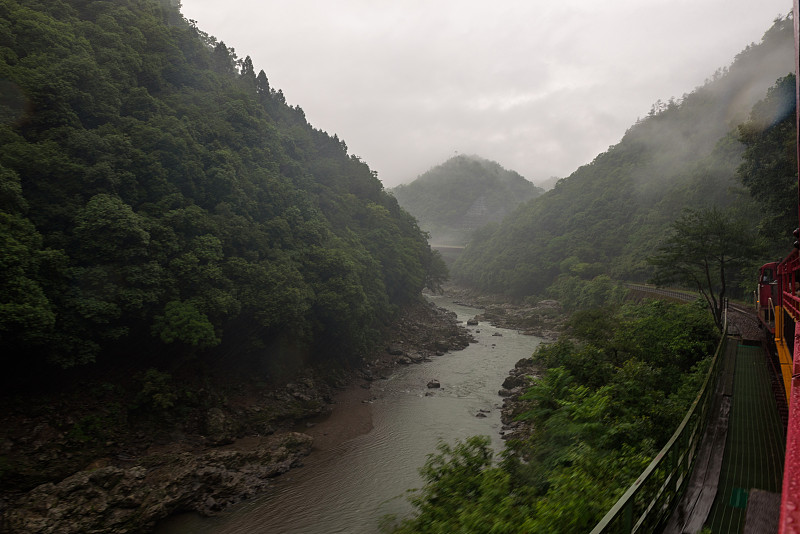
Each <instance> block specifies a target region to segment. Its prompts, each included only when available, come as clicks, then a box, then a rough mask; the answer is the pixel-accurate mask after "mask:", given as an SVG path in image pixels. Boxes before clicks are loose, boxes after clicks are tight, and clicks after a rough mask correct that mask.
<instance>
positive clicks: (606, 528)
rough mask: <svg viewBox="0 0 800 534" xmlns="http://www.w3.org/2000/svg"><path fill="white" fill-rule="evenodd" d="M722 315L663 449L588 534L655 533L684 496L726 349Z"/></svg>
mask: <svg viewBox="0 0 800 534" xmlns="http://www.w3.org/2000/svg"><path fill="white" fill-rule="evenodd" d="M724 313H725V315H724V316H723V321H724V322H723V324H724V325H725V328H724V329H723V332H722V338H721V339H720V342H719V344H718V345H717V350H716V351H715V352H714V358H713V360H712V362H711V367H710V368H709V370H708V373H707V374H706V379H705V381H704V382H703V387H702V388H701V389H700V393H698V395H697V397H696V398H695V400H694V402H693V403H692V406H691V407H690V408H689V411H688V412H687V413H686V416H685V417H684V418H683V421H681V424H680V425H679V426H678V429H677V430H676V431H675V433H674V434H673V435H672V437H671V438H670V440H669V441H668V442H667V444H666V445H664V448H662V449H661V451H660V452H659V453H658V454H657V455H656V457H655V458H654V459H653V461H652V462H650V465H648V466H647V468H646V469H645V470H644V471H643V472H642V474H641V475H639V477H638V478H637V479H636V482H634V483H633V485H632V486H631V487H630V488H628V490H627V491H626V492H625V494H624V495H622V497H620V499H619V500H618V501H617V503H616V504H615V505H614V506H613V507H612V508H611V510H609V511H608V513H607V514H606V515H605V517H603V519H602V520H601V521H600V522H599V523H598V524H597V526H595V527H594V529H593V530H592V532H591V534H601V533H612V532H613V533H625V534H631V533H634V532H647V533H651V532H655V531H656V530H657V529H658V527H659V526H661V525H662V524H663V523H664V522H665V521H666V520H667V519H668V518H669V515H670V513H671V512H672V510H673V508H675V505H676V504H677V503H678V501H679V500H680V498H681V497H682V496H683V492H684V490H685V488H686V484H687V482H688V480H689V478H690V476H691V473H692V467H693V466H694V461H695V459H696V457H697V452H698V450H699V448H700V441H701V439H702V437H703V432H704V431H705V427H706V424H707V421H708V415H709V414H708V412H709V410H710V409H711V406H712V404H713V400H714V394H715V391H716V384H717V378H718V377H719V373H720V369H721V367H722V361H723V359H724V358H723V355H724V354H725V349H726V346H727V341H728V335H727V334H728V320H727V307H726V310H725V312H724Z"/></svg>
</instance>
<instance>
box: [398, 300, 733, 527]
mask: <svg viewBox="0 0 800 534" xmlns="http://www.w3.org/2000/svg"><path fill="white" fill-rule="evenodd" d="M570 325H571V328H570V331H569V332H570V335H569V336H562V338H561V339H560V340H559V341H558V342H557V343H554V344H552V345H546V346H543V347H541V348H540V349H539V350H538V351H537V352H536V354H534V356H533V358H534V360H535V361H536V362H537V363H538V364H539V365H541V366H542V367H543V368H544V369H546V371H545V374H544V377H543V378H541V379H539V380H537V381H536V382H535V383H534V385H533V387H531V388H530V389H529V390H528V392H527V393H526V394H525V395H524V397H523V398H524V399H526V400H527V401H528V402H529V403H530V409H529V410H528V411H527V412H525V413H523V414H522V415H521V416H520V419H523V420H525V421H527V422H529V423H530V424H531V426H532V428H533V433H532V435H531V437H530V438H529V439H524V440H520V439H518V440H516V441H515V440H511V441H509V443H508V447H507V449H506V451H505V453H504V458H503V459H502V460H501V461H500V462H499V463H494V462H493V459H492V452H491V448H490V446H489V441H488V440H487V439H483V438H470V439H469V440H467V441H466V442H465V443H461V444H458V445H456V446H455V447H449V446H446V445H442V446H440V450H439V453H438V454H434V455H431V456H430V457H429V460H428V462H427V464H426V466H425V467H424V468H423V469H422V471H421V472H422V475H423V477H424V479H425V481H426V486H425V487H424V488H423V489H422V490H421V491H420V493H419V494H418V495H417V497H416V498H415V499H414V501H413V502H414V504H415V506H416V507H417V512H418V515H417V516H416V517H415V518H413V519H411V520H408V521H406V522H405V523H404V524H403V525H402V526H401V527H400V528H399V530H398V532H409V533H410V532H428V533H444V532H471V533H480V532H485V533H490V532H491V533H517V532H526V533H539V532H541V533H547V534H553V533H574V532H588V531H589V530H591V528H592V527H593V526H594V525H595V524H596V523H597V522H598V521H599V520H600V519H601V518H602V517H603V515H604V514H605V513H606V511H608V509H609V508H611V506H612V505H613V504H614V502H615V501H616V500H617V499H618V498H619V497H620V495H622V493H623V492H624V491H625V490H626V489H627V487H628V486H629V485H630V484H631V483H632V482H633V481H634V480H635V479H636V477H637V476H638V475H639V474H640V473H641V471H642V470H643V469H644V467H645V466H646V465H647V464H648V463H649V462H650V460H651V459H652V458H653V457H654V456H655V454H656V453H657V452H658V451H659V450H660V448H661V447H662V446H663V445H664V444H665V443H666V442H667V440H668V439H669V437H670V436H671V435H672V433H673V432H674V430H675V428H677V426H678V424H679V423H680V421H681V419H682V418H683V416H684V414H685V413H686V410H687V409H688V407H689V405H690V404H691V402H692V401H693V400H694V398H695V396H696V395H697V393H698V391H699V389H700V386H701V384H702V382H703V380H704V378H705V375H706V372H707V370H708V362H709V361H710V358H709V357H710V356H711V355H712V354H713V352H714V348H715V345H716V342H717V340H718V334H717V331H716V328H715V326H714V323H713V321H712V320H711V317H710V316H709V314H708V313H707V311H706V310H705V308H704V306H702V305H698V304H682V305H678V304H670V303H666V302H648V303H645V304H642V305H626V306H623V307H622V308H619V309H618V310H617V311H614V310H612V309H608V308H605V309H600V308H596V309H593V310H584V311H580V312H577V313H575V314H574V315H573V316H572V318H571V320H570Z"/></svg>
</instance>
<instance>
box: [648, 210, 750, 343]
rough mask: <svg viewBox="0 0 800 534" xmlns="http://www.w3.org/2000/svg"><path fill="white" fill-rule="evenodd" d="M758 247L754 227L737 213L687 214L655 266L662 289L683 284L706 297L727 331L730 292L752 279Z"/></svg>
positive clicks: (656, 257) (676, 225) (663, 245)
mask: <svg viewBox="0 0 800 534" xmlns="http://www.w3.org/2000/svg"><path fill="white" fill-rule="evenodd" d="M758 245H759V243H758V239H757V236H756V234H755V231H754V230H753V227H752V222H751V221H750V220H747V219H744V218H741V217H738V214H737V213H735V212H733V211H730V210H729V211H723V210H720V209H717V208H711V209H706V210H701V211H691V210H687V211H686V212H685V213H684V214H683V215H682V216H681V217H680V218H678V219H677V220H676V221H675V222H673V223H672V225H671V234H670V235H669V236H667V238H666V239H665V240H664V241H663V242H662V243H661V245H659V247H658V251H657V253H656V254H655V255H653V256H651V257H650V258H649V261H650V263H652V264H653V265H654V266H655V268H656V273H655V281H656V283H657V284H658V285H662V286H669V285H671V284H675V283H677V284H679V285H681V286H682V287H691V288H693V289H696V290H697V291H698V292H699V293H700V294H701V295H703V298H704V299H705V300H706V303H707V304H708V307H709V309H710V310H711V313H712V315H713V316H714V322H715V323H716V324H717V328H719V329H720V330H722V327H723V326H724V325H723V320H724V308H725V298H726V297H727V296H728V294H727V291H728V287H729V286H730V285H731V284H732V283H733V280H732V278H733V277H734V276H735V275H737V274H738V275H740V274H741V273H743V272H744V273H748V269H745V268H746V267H749V262H750V260H752V259H754V258H756V257H757V256H758V254H759V253H760V252H761V251H762V249H761V248H760V247H759V246H758ZM749 274H751V278H752V272H750V273H749Z"/></svg>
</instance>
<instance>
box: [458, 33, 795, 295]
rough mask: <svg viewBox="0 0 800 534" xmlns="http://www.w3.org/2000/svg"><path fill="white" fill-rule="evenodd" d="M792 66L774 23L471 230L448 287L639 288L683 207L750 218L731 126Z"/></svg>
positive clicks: (512, 291) (739, 149)
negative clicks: (563, 174) (598, 149)
mask: <svg viewBox="0 0 800 534" xmlns="http://www.w3.org/2000/svg"><path fill="white" fill-rule="evenodd" d="M793 59H794V48H793V38H792V20H791V19H788V18H787V19H779V20H776V22H775V24H774V25H773V27H772V28H770V29H769V30H768V31H767V32H766V33H765V35H764V37H763V39H762V41H761V42H760V43H759V44H754V45H751V46H749V47H748V48H747V49H746V50H744V51H743V52H741V53H740V54H739V55H738V56H737V57H736V59H735V61H733V63H732V64H731V66H730V67H729V68H726V69H722V70H720V71H718V72H717V73H715V74H714V75H713V77H712V78H711V79H710V80H708V81H707V82H706V83H705V84H704V85H703V86H702V87H698V88H697V89H695V90H694V91H693V92H691V93H690V94H686V95H683V97H682V98H680V99H679V100H673V99H671V100H670V101H669V102H666V103H664V102H657V103H656V104H655V105H654V106H653V109H652V110H651V112H650V114H649V115H648V116H647V117H645V118H644V119H641V120H639V121H637V123H636V124H635V125H633V126H632V127H631V128H630V129H629V130H628V131H627V132H626V134H625V135H624V137H623V138H622V139H621V140H620V142H619V143H618V144H616V145H614V146H611V147H609V149H608V150H607V151H606V152H604V153H602V154H600V155H598V156H597V157H596V158H595V159H594V161H592V162H591V163H589V164H587V165H584V166H582V167H580V168H579V169H578V170H576V171H575V172H574V173H573V174H572V175H570V176H569V177H567V178H565V179H563V180H561V181H559V182H558V184H557V185H556V187H555V188H554V189H552V190H551V191H548V192H547V193H545V194H544V195H542V196H541V197H539V198H537V199H534V200H533V201H531V202H529V203H528V204H526V205H523V206H521V207H520V208H518V209H517V210H516V211H515V212H514V213H512V214H511V215H509V216H508V217H506V218H505V219H504V220H503V222H502V223H501V224H499V225H489V226H487V227H485V228H483V229H481V230H479V231H478V232H477V233H476V236H475V239H474V240H473V241H472V242H471V243H470V244H469V246H468V247H467V249H466V250H465V252H464V254H463V255H462V256H461V258H460V259H459V261H458V262H457V263H456V265H455V267H454V272H453V275H454V278H455V279H456V280H457V281H459V282H461V283H464V284H469V285H472V286H474V287H477V288H480V289H482V290H488V291H493V292H500V293H505V294H509V295H515V296H525V295H536V294H542V293H544V292H545V290H546V289H547V288H548V287H549V286H550V285H551V284H552V283H553V282H554V281H555V280H556V279H557V278H558V277H559V276H562V277H574V278H578V279H591V278H593V277H594V276H596V275H598V274H601V273H605V274H608V275H611V276H612V277H615V278H619V279H628V280H646V279H647V278H649V276H650V274H651V267H650V266H649V265H648V264H647V262H646V258H647V257H648V256H650V255H651V254H652V252H653V248H654V247H655V246H657V244H658V242H659V241H660V239H661V238H662V237H663V236H664V233H665V232H666V231H667V229H668V227H669V225H670V223H671V222H672V221H674V220H675V218H676V217H678V216H679V215H680V214H681V210H682V209H683V208H700V207H708V206H720V207H730V206H736V209H739V210H742V211H749V212H753V213H754V214H757V212H758V206H756V205H755V203H754V202H753V200H752V199H750V198H749V197H748V195H747V194H746V193H744V194H743V192H744V188H743V187H742V182H741V181H739V179H738V178H737V169H738V168H739V166H740V165H741V164H742V154H743V152H744V148H745V145H744V144H743V143H742V142H741V140H742V139H744V138H743V137H741V136H742V135H744V134H743V133H740V132H739V130H738V129H737V127H738V126H739V124H741V123H743V122H744V121H746V120H749V119H750V112H751V109H752V107H753V105H754V104H755V103H756V102H757V101H759V100H761V99H763V98H764V97H765V95H766V93H767V89H768V88H769V87H771V86H773V85H774V84H775V83H776V80H777V79H779V78H782V77H785V76H786V75H787V74H788V73H790V72H791V71H792V70H793ZM766 127H767V125H766V124H765V125H763V128H766ZM763 128H762V129H763ZM753 220H754V224H756V223H757V222H758V218H754V219H753Z"/></svg>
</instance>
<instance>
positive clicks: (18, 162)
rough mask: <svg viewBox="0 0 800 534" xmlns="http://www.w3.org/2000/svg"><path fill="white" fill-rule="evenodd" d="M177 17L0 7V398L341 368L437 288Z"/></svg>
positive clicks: (368, 197) (405, 237) (288, 114)
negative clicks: (47, 379)
mask: <svg viewBox="0 0 800 534" xmlns="http://www.w3.org/2000/svg"><path fill="white" fill-rule="evenodd" d="M179 4H180V3H179V2H174V1H170V0H160V1H159V2H156V1H155V0H119V1H114V2H107V1H86V0H47V1H40V0H9V1H5V2H2V3H0V88H1V89H2V95H3V98H2V99H0V146H2V150H0V227H1V231H0V239H2V246H1V247H0V266H2V268H1V269H0V340H2V351H0V353H2V356H0V365H1V366H2V372H1V373H0V375H2V376H3V381H4V382H15V381H16V382H17V383H19V384H22V385H25V384H30V383H33V382H34V379H35V380H36V381H40V380H41V378H42V376H43V375H47V374H49V373H50V372H52V373H54V374H55V375H57V370H58V369H60V368H70V367H76V366H88V365H90V364H92V363H93V362H98V363H104V364H106V365H107V366H112V367H115V368H130V369H131V371H135V370H136V369H137V368H145V367H148V366H154V367H158V368H161V369H165V368H170V367H171V366H173V365H177V364H179V363H181V362H187V361H195V362H197V361H206V362H221V361H224V362H225V365H226V366H227V367H231V366H233V365H236V364H237V362H239V363H241V362H242V361H243V360H249V361H251V362H254V363H255V364H256V365H257V367H258V368H259V369H261V370H262V371H263V372H264V373H265V374H264V376H265V377H269V376H271V375H274V374H275V373H278V372H280V371H281V370H284V369H287V368H292V367H295V366H297V365H300V364H303V363H306V362H308V361H320V360H327V361H330V360H333V359H336V360H338V361H339V362H349V361H355V360H357V359H358V358H359V357H360V356H361V355H362V354H363V353H364V351H365V350H367V349H368V348H369V347H370V346H372V344H374V343H375V342H376V340H377V339H378V338H379V336H380V332H381V329H382V328H384V326H385V325H386V324H387V322H389V321H390V320H391V319H392V318H393V317H394V316H395V314H396V313H397V311H398V309H399V307H400V306H401V305H403V304H404V303H407V302H410V301H413V300H414V299H416V298H418V295H419V292H420V290H421V289H422V287H423V286H424V285H425V284H426V283H429V284H430V283H433V282H434V281H435V278H436V276H437V275H436V274H435V273H436V272H437V271H436V269H435V267H436V266H440V264H439V263H437V262H436V261H435V258H436V257H435V256H434V255H433V254H432V252H431V250H430V248H429V247H428V244H427V242H426V240H425V236H424V234H423V233H422V232H421V231H420V230H419V228H418V227H417V223H416V221H414V219H413V218H412V217H411V216H409V215H408V213H406V212H405V211H403V210H402V209H401V208H400V207H399V206H398V204H397V202H396V201H395V199H394V198H393V197H392V196H391V195H389V194H387V193H386V192H385V191H384V190H383V188H382V185H381V183H380V182H379V181H378V180H377V178H376V177H375V176H374V174H373V173H372V172H371V171H370V169H369V167H368V166H367V165H366V164H365V163H363V162H362V161H360V160H359V159H358V158H357V157H355V156H351V155H348V152H347V146H346V145H345V144H344V142H343V141H341V140H339V139H338V138H337V137H336V136H330V135H328V134H327V133H325V132H322V131H319V130H316V129H314V128H313V127H312V126H311V125H309V123H308V122H307V121H306V118H305V115H304V113H303V110H302V109H300V107H299V106H296V107H290V106H288V105H287V104H286V102H285V100H284V96H283V93H282V92H281V91H280V90H276V89H274V88H272V87H270V85H269V81H268V79H267V76H266V74H265V73H264V71H261V72H259V73H258V74H257V73H256V71H255V68H254V65H253V63H252V61H251V60H250V58H249V57H246V58H244V59H241V58H238V57H237V56H236V54H235V53H234V51H233V50H231V49H228V48H227V47H226V46H225V44H224V43H222V42H217V40H216V39H215V38H213V37H210V36H209V35H207V34H205V33H204V32H202V31H201V30H199V29H198V28H197V27H195V26H194V25H193V24H192V23H190V22H187V21H186V20H185V19H184V18H183V17H182V16H181V14H180V13H179V11H178V10H177V8H176V7H174V6H176V5H179ZM432 267H433V268H432ZM439 274H441V271H439ZM432 276H433V277H432Z"/></svg>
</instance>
